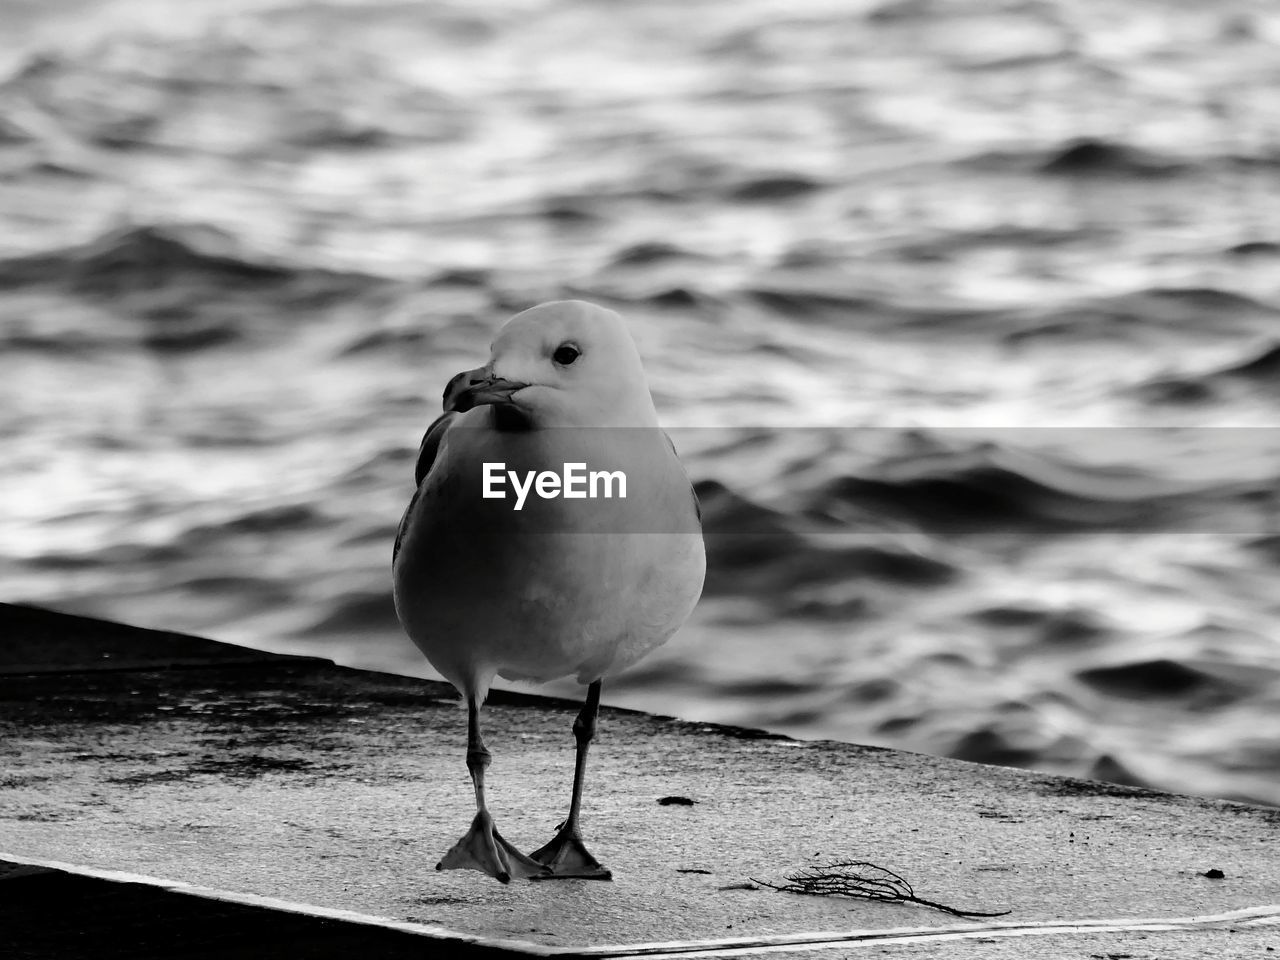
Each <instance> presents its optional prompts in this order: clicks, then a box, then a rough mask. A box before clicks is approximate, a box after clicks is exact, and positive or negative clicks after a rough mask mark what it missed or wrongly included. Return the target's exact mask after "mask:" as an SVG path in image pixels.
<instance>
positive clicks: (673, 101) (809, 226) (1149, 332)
mask: <svg viewBox="0 0 1280 960" xmlns="http://www.w3.org/2000/svg"><path fill="white" fill-rule="evenodd" d="M182 10H183V14H182V16H181V17H177V16H175V15H174V13H173V7H172V5H170V4H166V3H160V2H129V0H118V2H104V3H96V4H95V3H89V2H85V0H75V2H72V0H57V2H51V3H36V2H34V0H31V2H24V3H16V4H8V5H6V6H5V8H4V9H3V11H0V35H3V36H4V37H5V38H6V41H7V45H6V47H5V49H4V50H2V51H0V68H3V69H5V70H7V71H8V72H7V75H6V79H5V80H4V81H3V83H2V84H0V225H2V226H3V228H4V229H2V230H0V345H2V347H3V349H2V350H0V440H3V449H4V452H5V456H4V457H3V459H0V490H2V491H3V494H2V499H3V503H4V509H3V511H0V577H2V578H3V596H4V598H5V599H8V600H16V601H29V602H35V603H40V604H44V605H47V606H51V607H54V608H57V609H63V610H69V611H76V612H86V613H92V614H97V615H102V616H108V617H113V618H118V619H122V620H125V621H129V622H133V623H139V624H144V625H151V626H162V627H167V628H172V629H182V630H190V631H195V632H200V633H205V634H208V635H212V636H216V637H221V638H225V639H229V640H234V641H237V642H241V643H246V644H250V645H255V646H262V647H269V648H272V649H279V650H289V651H314V652H320V653H322V654H324V655H326V656H333V657H335V658H337V659H339V660H340V661H342V662H345V663H351V664H356V665H362V666H371V667H375V668H378V669H385V670H393V671H397V672H405V673H419V674H422V673H426V666H425V664H424V663H423V662H422V660H421V658H420V656H419V655H418V654H417V653H416V651H415V650H414V649H413V648H412V646H411V645H410V644H409V642H408V641H407V640H406V639H404V637H403V636H402V634H401V631H400V630H399V627H398V626H397V624H396V622H395V616H394V613H393V611H392V608H391V604H390V598H389V561H390V548H391V542H392V540H393V538H394V533H395V528H396V525H397V523H398V520H399V516H400V512H401V510H402V509H403V507H404V505H405V503H406V502H407V500H408V497H409V495H410V492H411V486H412V469H413V456H414V451H415V450H416V445H417V441H418V439H419V437H420V435H421V431H422V429H423V427H424V426H425V425H426V423H427V422H429V420H430V419H431V418H432V416H433V415H434V413H435V412H436V410H437V409H438V404H439V400H438V398H439V395H440V391H441V390H442V388H443V386H444V384H445V382H446V381H447V380H448V378H449V376H450V375H451V374H452V373H454V372H456V371H457V370H460V369H464V368H468V367H473V366H476V365H478V364H479V363H480V362H482V361H483V359H484V356H485V354H486V350H487V343H488V340H489V337H490V336H491V334H492V331H493V330H494V328H495V327H496V325H497V324H498V323H499V322H501V320H503V319H505V318H506V317H507V316H509V315H510V314H511V313H513V312H515V311H516V310H518V309H521V308H523V307H525V306H528V305H530V304H532V303H534V302H537V301H540V300H543V299H550V298H554V297H564V296H578V297H584V298H587V299H592V300H596V301H599V302H602V303H606V304H608V305H611V306H614V307H616V308H618V309H620V310H621V311H622V312H623V313H625V314H626V315H627V316H628V317H629V318H630V320H631V323H632V327H633V331H634V333H635V335H636V338H637V341H638V342H639V345H640V347H641V351H642V353H643V354H644V355H645V357H646V361H647V365H648V369H649V373H650V378H651V381H652V385H653V389H654V394H655V399H656V400H657V403H658V406H659V410H660V413H661V415H662V416H663V419H664V422H665V423H666V424H667V425H668V426H669V427H671V428H672V432H673V434H674V435H675V437H676V442H677V445H678V446H679V447H680V449H681V452H682V454H683V455H684V457H685V459H686V462H687V464H688V466H689V468H690V472H691V474H692V476H693V477H694V478H695V480H697V481H698V485H699V490H700V493H701V494H702V497H703V503H704V512H705V517H706V525H707V531H708V543H709V553H710V563H711V569H710V571H709V578H708V586H707V594H706V597H705V598H704V601H703V603H702V605H701V606H700V607H699V609H698V611H697V613H696V614H695V617H694V619H693V620H692V621H691V623H690V624H689V625H688V626H687V627H686V628H685V630H684V631H683V632H682V633H681V634H680V635H679V636H678V637H677V638H676V639H675V640H674V641H673V642H672V643H670V644H669V645H668V646H667V647H666V648H664V649H663V650H661V651H659V652H658V653H657V654H655V655H653V656H652V657H651V658H650V659H648V660H646V661H645V662H644V663H642V664H641V665H640V666H638V667H637V668H636V669H635V670H634V671H632V672H631V673H630V674H629V675H627V676H626V677H624V678H621V679H620V680H619V681H618V682H617V683H615V684H613V685H612V687H611V689H610V690H608V691H606V694H607V696H606V699H609V700H611V702H614V703H619V704H623V705H629V706H637V707H644V708H648V709H656V710H660V711H667V712H672V713H678V714H680V715H683V716H688V717H693V718H698V719H706V720H719V721H726V722H734V723H743V724H750V725H762V726H766V727H769V728H771V729H776V730H782V731H785V732H790V733H793V734H797V735H800V736H827V737H839V738H844V739H850V740H856V741H861V742H867V743H880V744H887V745H892V746H899V747H905V748H909V749H916V750H923V751H927V752H933V753H939V754H950V755H954V756H961V757H967V758H970V759H978V760H986V761H990V762H998V763H1007V764H1013V765H1023V766H1034V767H1037V768H1039V769H1044V770H1048V771H1053V772H1066V773H1074V774H1084V775H1090V776H1097V777H1102V778H1107V779H1115V780H1119V781H1122V782H1142V783H1151V784H1155V785H1158V786H1162V787H1166V788H1173V789H1179V790H1184V791H1189V792H1197V793H1208V794H1216V795H1221V796H1229V797H1239V798H1247V799H1253V800H1258V801H1264V802H1270V803H1280V750H1278V748H1277V743H1280V602H1278V601H1277V600H1276V591H1275V588H1274V581H1275V573H1276V569H1277V565H1280V522H1278V521H1277V520H1276V518H1277V515H1278V514H1277V503H1276V481H1277V477H1278V476H1280V443H1278V442H1277V440H1276V434H1275V430H1274V428H1275V426H1276V425H1277V419H1278V418H1277V409H1278V408H1277V403H1278V401H1280V388H1278V387H1277V384H1278V383H1280V380H1278V379H1277V374H1280V272H1278V271H1277V266H1278V265H1280V244H1278V243H1277V241H1280V237H1278V236H1277V235H1276V233H1275V231H1274V224H1275V223H1276V222H1277V218H1278V215H1280V189H1278V188H1280V123H1278V122H1277V120H1276V119H1275V118H1276V117H1278V116H1280V83H1278V82H1277V81H1280V56H1277V52H1278V47H1280V11H1277V9H1276V8H1275V7H1274V5H1272V4H1267V3H1261V2H1258V3H1244V2H1241V3H1229V4H1220V5H1217V6H1213V7H1204V6H1203V5H1191V4H1184V3H1181V2H1176V0H1149V2H1144V3H1133V4H1126V5H1123V6H1117V5H1114V4H1109V3H1104V2H1100V0H1089V2H1071V3H1068V2H1066V0H1056V2H1048V0H1045V2H1041V0H1036V2H1032V0H1023V2H1017V0H1015V2H1009V3H1000V4H990V3H977V2H963V0H949V2H948V0H937V2H929V0H901V2H896V3H894V2H888V3H851V2H840V3H832V2H821V0H810V2H802V3H796V2H786V3H783V2H782V0H756V2H750V3H741V2H730V0H694V2H690V0H684V2H681V3H679V4H676V3H667V2H640V3H633V4H627V5H619V4H614V3H604V2H590V0H572V2H571V0H560V2H552V0H546V2H544V0H492V2H480V3H476V2H470V3H466V4H463V3H456V4H447V3H433V4H420V3H391V2H388V3H368V2H366V3H297V2H294V3H272V2H267V0H239V2H237V3H235V4H229V3H226V2H218V3H213V2H211V0H206V2H195V3H190V4H184V5H183V8H182ZM551 689H553V690H555V691H557V692H564V693H574V692H575V688H574V686H573V685H572V684H571V683H568V682H566V683H564V684H560V685H553V687H552V688H551Z"/></svg>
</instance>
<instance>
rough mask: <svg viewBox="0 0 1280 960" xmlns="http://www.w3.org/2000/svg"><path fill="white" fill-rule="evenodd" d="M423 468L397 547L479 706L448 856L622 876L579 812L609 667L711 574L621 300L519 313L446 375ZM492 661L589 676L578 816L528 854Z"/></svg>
mask: <svg viewBox="0 0 1280 960" xmlns="http://www.w3.org/2000/svg"><path fill="white" fill-rule="evenodd" d="M513 468H514V469H513ZM575 470H577V471H578V472H577V473H574V471H575ZM619 475H621V478H619ZM522 477H523V478H524V479H523V480H522V479H521V478H522ZM535 478H536V479H535ZM414 480H415V482H416V484H417V490H416V492H415V493H414V495H413V498H412V500H411V501H410V503H409V506H408V509H407V510H406V511H405V514H404V518H403V519H402V520H401V522H400V528H399V532H398V534H397V536H396V542H395V550H394V554H393V560H392V569H393V580H394V596H395V607H396V613H397V615H398V616H399V618H400V622H401V624H402V625H403V626H404V629H405V632H406V633H407V634H408V635H409V637H410V639H412V640H413V642H414V644H415V645H416V646H417V647H418V648H419V649H420V650H421V651H422V653H423V654H424V655H425V656H426V657H427V659H428V661H430V663H431V665H432V666H433V667H435V668H436V670H438V671H439V672H440V674H441V675H442V676H444V677H445V679H447V680H448V681H449V682H450V683H452V684H453V685H454V686H455V687H456V688H457V689H458V692H459V694H461V696H462V698H463V700H464V702H465V704H466V709H467V770H468V772H469V773H470V775H471V781H472V784H473V786H474V788H475V798H476V815H475V818H474V820H472V822H471V827H470V829H469V830H468V831H467V832H466V834H465V835H464V836H463V838H462V839H461V840H459V841H458V842H457V843H456V844H455V845H454V846H453V847H452V848H451V849H450V850H449V851H448V852H447V853H446V854H445V855H444V857H443V858H442V859H441V860H440V862H439V864H437V866H436V869H437V870H457V869H473V870H480V871H482V872H484V873H486V874H488V875H489V876H491V877H494V878H496V879H497V880H499V881H501V882H502V883H508V882H510V880H511V878H512V877H521V878H528V879H537V880H543V879H558V878H571V877H573V878H585V879H599V880H609V879H612V874H611V872H610V871H609V870H608V869H607V868H605V867H604V866H602V865H601V864H600V863H599V862H598V861H597V860H596V859H595V857H593V856H592V855H591V853H590V852H589V851H588V850H587V847H586V845H585V844H584V843H583V840H582V834H581V831H580V828H579V823H578V821H579V814H580V810H581V805H582V789H583V781H584V778H585V775H586V766H587V751H588V748H589V746H590V744H591V741H592V738H593V737H594V736H595V732H596V718H597V715H598V713H599V707H600V691H601V687H602V683H603V679H604V678H605V677H612V676H615V675H616V674H618V673H619V672H620V671H622V670H625V669H626V668H627V667H629V666H631V665H632V664H634V663H635V662H636V661H638V660H639V659H640V658H641V657H643V656H645V655H646V654H647V653H649V652H650V651H652V650H653V649H654V648H656V647H658V646H659V645H661V644H662V643H665V642H666V641H667V640H668V639H669V638H670V637H671V636H672V635H673V634H674V633H675V632H676V631H677V630H678V629H679V628H680V626H681V625H682V624H683V623H684V621H685V620H686V619H687V618H688V616H689V614H690V613H691V612H692V610H693V608H694V606H695V605H696V604H697V602H698V598H699V597H700V595H701V593H702V583H703V577H704V574H705V572H706V557H705V552H704V548H703V541H702V531H701V513H700V510H699V508H698V500H697V495H696V494H695V493H694V491H693V487H692V485H691V484H690V482H689V478H688V476H687V474H686V473H685V471H684V468H683V466H682V465H681V463H680V460H679V458H678V457H677V455H676V451H675V447H674V445H673V444H672V443H671V440H670V438H669V437H668V436H667V435H666V434H665V433H664V432H663V431H662V429H661V428H660V427H659V424H658V416H657V412H656V411H655V409H654V405H653V398H652V397H651V396H650V393H649V388H648V385H647V383H646V381H645V376H644V368H643V366H642V364H641V361H640V355H639V352H638V351H637V350H636V346H635V343H634V341H633V340H632V339H631V334H630V333H629V331H628V330H627V327H626V324H625V322H624V321H623V319H622V317H621V316H619V315H618V314H617V313H616V312H614V311H612V310H608V309H605V308H603V307H600V306H597V305H595V304H591V303H586V302H584V301H580V300H563V301H554V302H551V303H544V304H541V305H539V306H536V307H533V308H531V309H529V310H525V311H524V312H522V313H519V314H516V315H515V316H514V317H512V318H511V319H510V320H508V321H507V322H506V323H505V324H504V325H503V326H502V327H501V328H500V329H499V331H498V334H497V336H496V337H495V339H494V341H493V343H492V346H491V352H490V357H489V362H488V363H487V364H485V365H484V366H483V367H479V368H477V369H474V370H466V371H463V372H462V373H459V374H458V375H457V376H455V377H454V378H453V379H452V380H450V381H449V385H448V386H447V387H446V389H445V392H444V413H443V415H442V416H440V417H439V418H438V419H436V420H435V422H433V423H432V424H431V425H430V427H428V428H427V431H426V434H425V436H424V437H423V439H422V444H421V447H420V448H419V452H418V460H417V466H416V469H415V471H414ZM597 480H599V481H600V482H599V483H597V482H596V481H597ZM588 481H589V482H588ZM522 485H523V486H522ZM521 488H522V489H523V490H524V493H525V496H524V498H523V501H522V500H521V499H520V498H519V497H518V496H517V494H518V492H519V490H520V489H521ZM495 675H497V676H501V677H503V678H505V679H508V680H531V681H535V682H540V683H545V682H547V681H550V680H554V679H557V678H560V677H565V676H575V677H576V678H577V680H578V682H579V683H583V684H586V685H587V694H586V699H585V702H584V704H583V706H582V709H581V711H580V712H579V714H578V716H577V719H576V720H575V721H574V724H573V733H574V738H575V741H576V745H577V750H576V758H575V764H574V774H573V789H572V793H571V795H570V804H569V814H568V817H567V818H566V819H565V820H564V822H563V823H562V824H561V825H560V827H559V828H558V830H557V832H556V834H555V836H554V837H553V838H552V839H551V841H550V842H549V843H547V844H546V845H545V846H543V847H541V848H539V849H538V850H535V851H534V852H533V853H532V854H530V855H526V854H524V853H522V852H521V851H520V850H519V849H517V848H516V847H515V846H514V845H513V844H511V843H510V842H508V841H507V840H506V839H505V838H503V836H502V835H501V834H500V833H499V832H498V830H497V827H495V826H494V821H493V817H492V815H491V814H490V812H489V809H488V806H487V804H486V799H485V769H486V768H487V767H488V766H489V763H490V761H491V754H490V753H489V751H488V750H487V749H486V747H485V745H484V740H483V739H482V737H481V734H480V710H481V707H482V705H483V704H484V701H485V698H486V696H487V695H488V692H489V687H490V684H491V683H492V682H493V679H494V677H495Z"/></svg>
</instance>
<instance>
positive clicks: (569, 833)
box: [529, 824, 613, 880]
mask: <svg viewBox="0 0 1280 960" xmlns="http://www.w3.org/2000/svg"><path fill="white" fill-rule="evenodd" d="M530 856H531V857H532V858H533V859H534V860H535V861H537V862H538V863H541V864H545V866H546V868H547V869H548V871H549V872H547V873H540V874H538V875H536V876H532V877H530V878H529V879H530V880H571V879H578V880H612V879H613V874H612V873H611V872H610V871H609V869H608V868H607V867H602V866H601V865H600V862H599V861H598V860H596V858H595V857H593V856H592V855H591V852H590V851H589V850H587V847H586V845H585V844H584V843H583V842H582V837H581V836H579V834H578V829H577V827H570V826H569V825H568V824H564V825H563V826H561V828H560V830H559V831H558V832H557V833H556V835H555V837H554V838H552V840H551V842H550V843H548V844H547V845H546V846H545V847H540V848H539V849H537V850H535V851H534V852H533V853H532V854H530Z"/></svg>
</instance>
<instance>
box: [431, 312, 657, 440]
mask: <svg viewBox="0 0 1280 960" xmlns="http://www.w3.org/2000/svg"><path fill="white" fill-rule="evenodd" d="M486 404H492V405H494V406H495V407H496V408H497V410H496V411H495V414H496V415H497V416H498V417H499V419H500V423H501V421H502V420H503V419H505V420H506V421H507V422H508V423H509V424H519V423H520V422H521V421H523V422H524V424H525V425H526V426H532V427H572V426H578V427H587V426H590V427H649V426H656V425H657V422H658V419H657V414H656V412H655V411H654V407H653V399H652V397H651V396H650V395H649V387H648V384H647V383H646V381H645V376H644V368H643V367H642V366H641V363H640V354H639V352H638V351H637V350H636V346H635V342H634V341H633V340H632V339H631V334H630V333H629V332H628V330H627V327H626V324H625V323H624V322H623V319H622V317H621V316H619V315H618V314H617V313H615V312H614V311H612V310H606V309H605V308H603V307H598V306H596V305H595V304H592V303H586V302H584V301H582V300H557V301H553V302H551V303H544V304H541V305H539V306H536V307H533V308H531V309H529V310H525V311H524V312H523V313H518V314H516V315H515V316H514V317H512V318H511V319H510V320H508V321H507V322H506V323H505V324H503V326H502V329H500V330H499V331H498V335H497V337H496V338H495V339H494V341H493V346H492V350H491V353H490V357H489V362H488V364H486V365H485V366H484V367H481V368H480V369H478V370H472V371H467V372H466V373H464V374H459V375H458V377H455V378H454V380H453V381H451V382H450V384H449V388H448V389H447V390H446V391H445V408H446V409H454V410H459V411H466V410H470V409H472V408H474V407H478V406H482V405H486Z"/></svg>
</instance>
